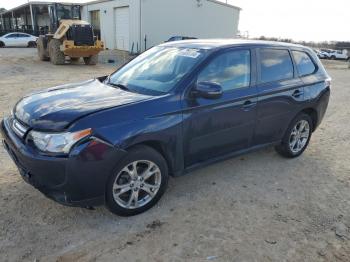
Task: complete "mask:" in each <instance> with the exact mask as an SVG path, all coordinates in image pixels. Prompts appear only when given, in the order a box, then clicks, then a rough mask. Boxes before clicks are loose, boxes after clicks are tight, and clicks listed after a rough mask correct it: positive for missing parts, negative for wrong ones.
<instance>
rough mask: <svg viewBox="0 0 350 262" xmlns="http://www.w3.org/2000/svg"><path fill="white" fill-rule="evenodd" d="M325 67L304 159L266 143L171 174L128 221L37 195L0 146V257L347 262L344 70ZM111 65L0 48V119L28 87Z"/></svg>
mask: <svg viewBox="0 0 350 262" xmlns="http://www.w3.org/2000/svg"><path fill="white" fill-rule="evenodd" d="M327 68H328V71H329V73H330V75H331V76H332V77H333V90H332V97H331V101H330V105H329V109H328V112H327V115H326V117H325V119H324V122H323V123H322V125H321V127H320V128H319V129H318V130H317V132H316V133H314V135H313V137H312V140H311V143H310V146H309V148H308V149H307V150H306V152H305V153H304V154H303V156H301V157H300V158H298V159H294V160H286V159H283V158H281V157H280V156H278V155H277V154H276V153H275V151H274V150H273V148H267V149H264V150H261V151H258V152H255V153H251V154H248V155H244V156H242V157H238V158H233V159H230V160H227V161H225V162H221V163H219V164H216V165H212V166H210V167H207V168H204V169H201V170H198V171H196V172H193V173H191V174H189V175H187V176H183V177H179V178H173V179H171V180H170V184H169V189H168V190H167V192H166V193H165V195H164V197H163V198H162V200H161V201H160V202H159V204H158V205H157V206H156V207H155V208H153V209H151V210H150V211H148V212H146V213H144V214H141V215H139V216H136V217H130V218H121V217H117V216H114V215H112V214H110V213H109V212H108V211H106V210H105V209H104V208H103V207H99V208H97V209H96V210H94V211H91V210H86V209H81V208H69V207H64V206H61V205H59V204H56V203H54V202H52V201H51V200H49V199H46V198H45V197H44V196H43V195H42V194H41V193H39V192H37V191H36V190H35V189H33V188H32V187H31V186H29V185H27V184H26V183H25V182H23V181H22V179H21V178H20V176H19V174H18V171H17V169H16V167H15V166H14V164H13V163H12V161H11V160H10V158H9V157H8V156H7V154H6V153H5V151H4V149H3V148H2V147H0V167H1V170H0V207H1V209H0V260H1V261H35V260H36V261H350V242H349V240H350V232H349V227H350V190H349V185H350V184H349V182H350V179H349V175H350V161H349V152H350V106H349V101H350V92H349V90H350V89H349V83H350V70H349V69H346V68H347V66H346V64H345V63H342V62H334V61H332V62H327ZM113 70H114V69H113V68H112V67H110V66H107V65H98V66H84V65H66V66H53V65H51V64H50V63H46V62H39V61H38V59H37V57H36V55H35V49H15V48H11V49H0V118H2V117H3V116H4V115H6V114H8V113H9V111H10V109H11V108H12V107H13V105H14V104H15V102H16V101H17V100H18V99H19V98H20V97H21V96H23V95H24V94H27V93H29V92H31V91H34V90H38V89H41V88H44V87H50V86H55V85H58V84H62V83H67V82H74V81H79V80H85V79H89V78H92V77H94V76H101V75H104V74H108V73H110V72H112V71H113Z"/></svg>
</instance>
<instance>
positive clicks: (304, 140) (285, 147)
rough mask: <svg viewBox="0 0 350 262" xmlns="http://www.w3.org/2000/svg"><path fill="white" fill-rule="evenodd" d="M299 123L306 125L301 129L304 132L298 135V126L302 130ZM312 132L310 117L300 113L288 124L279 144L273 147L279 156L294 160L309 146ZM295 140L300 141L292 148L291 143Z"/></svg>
mask: <svg viewBox="0 0 350 262" xmlns="http://www.w3.org/2000/svg"><path fill="white" fill-rule="evenodd" d="M300 123H307V124H305V127H304V129H303V130H304V131H303V130H301V131H300V133H298V131H299V130H298V125H299V129H301V128H302V125H301V124H300ZM307 129H308V130H307ZM312 130H313V122H312V119H311V117H310V116H309V115H307V114H305V113H300V114H299V115H297V116H296V117H295V118H294V119H293V121H292V122H291V123H290V125H289V127H288V129H287V131H286V133H285V134H284V136H283V139H282V142H281V144H280V145H278V146H276V147H275V149H276V151H277V152H278V153H279V154H280V155H281V156H283V157H286V158H295V157H298V156H300V155H301V154H302V153H303V152H304V151H305V149H306V148H307V146H308V145H309V142H310V139H311V136H312ZM293 134H294V135H293ZM306 134H307V137H306ZM297 138H299V139H300V144H299V142H296V143H295V144H294V147H293V143H294V142H295V141H296V140H297Z"/></svg>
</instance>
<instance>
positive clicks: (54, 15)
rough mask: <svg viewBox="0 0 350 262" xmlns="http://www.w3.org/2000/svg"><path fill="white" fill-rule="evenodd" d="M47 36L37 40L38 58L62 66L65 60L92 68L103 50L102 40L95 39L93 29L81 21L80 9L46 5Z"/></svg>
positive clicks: (70, 6)
mask: <svg viewBox="0 0 350 262" xmlns="http://www.w3.org/2000/svg"><path fill="white" fill-rule="evenodd" d="M48 9H49V17H50V26H49V33H48V34H45V35H40V36H39V38H38V40H37V49H38V56H39V58H40V60H42V61H49V60H50V61H51V63H53V64H54V65H63V64H65V62H66V57H70V60H71V61H78V60H79V59H80V58H81V57H82V58H83V59H84V62H85V64H86V65H95V64H97V62H98V54H99V52H100V51H102V50H103V49H104V44H103V42H102V41H100V40H98V39H97V37H96V36H94V31H93V28H92V26H91V25H90V24H89V23H88V22H85V21H82V20H81V16H80V6H78V5H64V4H58V3H54V4H51V5H49V7H48Z"/></svg>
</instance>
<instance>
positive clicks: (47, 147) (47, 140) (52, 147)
mask: <svg viewBox="0 0 350 262" xmlns="http://www.w3.org/2000/svg"><path fill="white" fill-rule="evenodd" d="M91 132H92V131H91V129H90V128H89V129H85V130H82V131H78V132H73V133H71V132H66V133H56V134H55V133H52V134H48V133H41V132H36V131H31V132H30V133H29V137H30V138H31V139H32V140H33V142H34V144H35V146H36V147H37V148H38V149H39V150H41V151H43V152H50V153H64V154H68V153H69V151H70V149H71V148H72V146H73V145H74V144H76V143H77V142H78V141H80V140H81V139H83V138H85V137H87V136H89V135H91Z"/></svg>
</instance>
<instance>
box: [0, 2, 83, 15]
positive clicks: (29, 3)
mask: <svg viewBox="0 0 350 262" xmlns="http://www.w3.org/2000/svg"><path fill="white" fill-rule="evenodd" d="M54 3H58V4H64V5H82V3H72V2H57V1H28V2H27V3H25V4H22V5H19V6H16V7H13V8H11V9H9V10H6V11H4V12H2V13H0V14H1V15H4V14H7V13H11V12H12V11H16V10H18V9H21V8H24V7H27V6H30V5H49V4H54Z"/></svg>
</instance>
